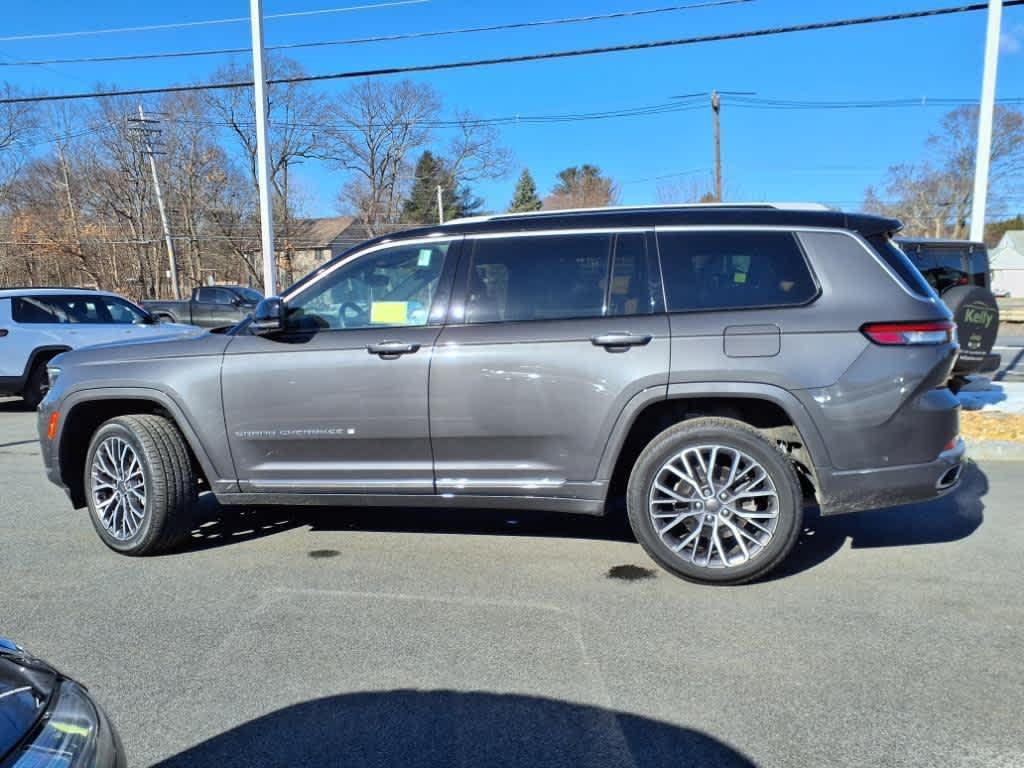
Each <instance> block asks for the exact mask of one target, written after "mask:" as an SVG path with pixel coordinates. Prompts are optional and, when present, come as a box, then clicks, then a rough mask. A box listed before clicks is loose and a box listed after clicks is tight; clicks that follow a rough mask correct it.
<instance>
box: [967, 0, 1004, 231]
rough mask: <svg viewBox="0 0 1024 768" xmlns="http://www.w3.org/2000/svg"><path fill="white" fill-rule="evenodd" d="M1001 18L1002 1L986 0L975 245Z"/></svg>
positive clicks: (981, 223) (983, 200) (981, 218)
mask: <svg viewBox="0 0 1024 768" xmlns="http://www.w3.org/2000/svg"><path fill="white" fill-rule="evenodd" d="M1002 17H1003V0H989V2H988V32H987V35H986V38H985V72H984V74H983V75H982V79H981V105H980V108H979V110H978V154H977V157H976V159H975V161H974V199H973V201H972V203H973V204H972V206H971V240H974V241H976V242H981V241H982V240H984V239H985V207H986V205H987V203H988V174H989V163H990V161H991V159H992V117H993V113H994V112H995V102H996V68H997V65H998V64H999V29H1000V26H1001V24H1002Z"/></svg>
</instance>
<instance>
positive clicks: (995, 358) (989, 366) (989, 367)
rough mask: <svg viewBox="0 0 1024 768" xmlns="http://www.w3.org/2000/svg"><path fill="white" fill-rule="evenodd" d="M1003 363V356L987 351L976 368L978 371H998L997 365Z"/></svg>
mask: <svg viewBox="0 0 1024 768" xmlns="http://www.w3.org/2000/svg"><path fill="white" fill-rule="evenodd" d="M1002 364H1003V356H1002V355H997V354H995V353H989V354H987V355H985V359H984V360H983V361H982V363H981V367H980V368H979V369H978V373H992V371H998V370H999V366H1001V365H1002Z"/></svg>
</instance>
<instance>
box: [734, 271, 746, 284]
mask: <svg viewBox="0 0 1024 768" xmlns="http://www.w3.org/2000/svg"><path fill="white" fill-rule="evenodd" d="M732 281H733V282H734V283H745V282H747V273H746V272H736V273H734V274H733V276H732Z"/></svg>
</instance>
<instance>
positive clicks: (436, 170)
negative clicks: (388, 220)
mask: <svg viewBox="0 0 1024 768" xmlns="http://www.w3.org/2000/svg"><path fill="white" fill-rule="evenodd" d="M415 174H416V178H415V180H414V181H413V184H412V189H411V190H409V197H408V199H406V201H405V205H404V206H403V207H402V219H403V220H404V221H405V222H407V223H409V224H436V223H437V185H438V184H440V185H441V186H442V187H445V186H447V184H446V182H447V181H448V180H447V179H446V178H445V170H444V165H443V164H442V163H441V160H440V159H439V158H437V157H435V156H434V153H433V152H431V151H430V150H429V149H428V150H427V151H426V152H424V153H423V154H422V155H420V159H419V160H417V161H416V171H415ZM445 214H446V215H447V211H446V212H445Z"/></svg>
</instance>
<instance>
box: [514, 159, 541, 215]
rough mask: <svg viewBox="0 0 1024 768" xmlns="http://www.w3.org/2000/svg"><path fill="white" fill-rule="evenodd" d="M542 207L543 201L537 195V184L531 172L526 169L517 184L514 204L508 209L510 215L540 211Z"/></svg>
mask: <svg viewBox="0 0 1024 768" xmlns="http://www.w3.org/2000/svg"><path fill="white" fill-rule="evenodd" d="M541 205H542V203H541V199H540V197H539V196H538V195H537V184H536V183H535V182H534V181H533V176H532V175H530V170H529V169H528V168H524V169H523V172H522V174H521V175H520V176H519V181H517V182H516V189H515V192H513V193H512V203H511V205H509V207H508V210H509V213H527V212H529V211H539V210H540V208H541Z"/></svg>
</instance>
